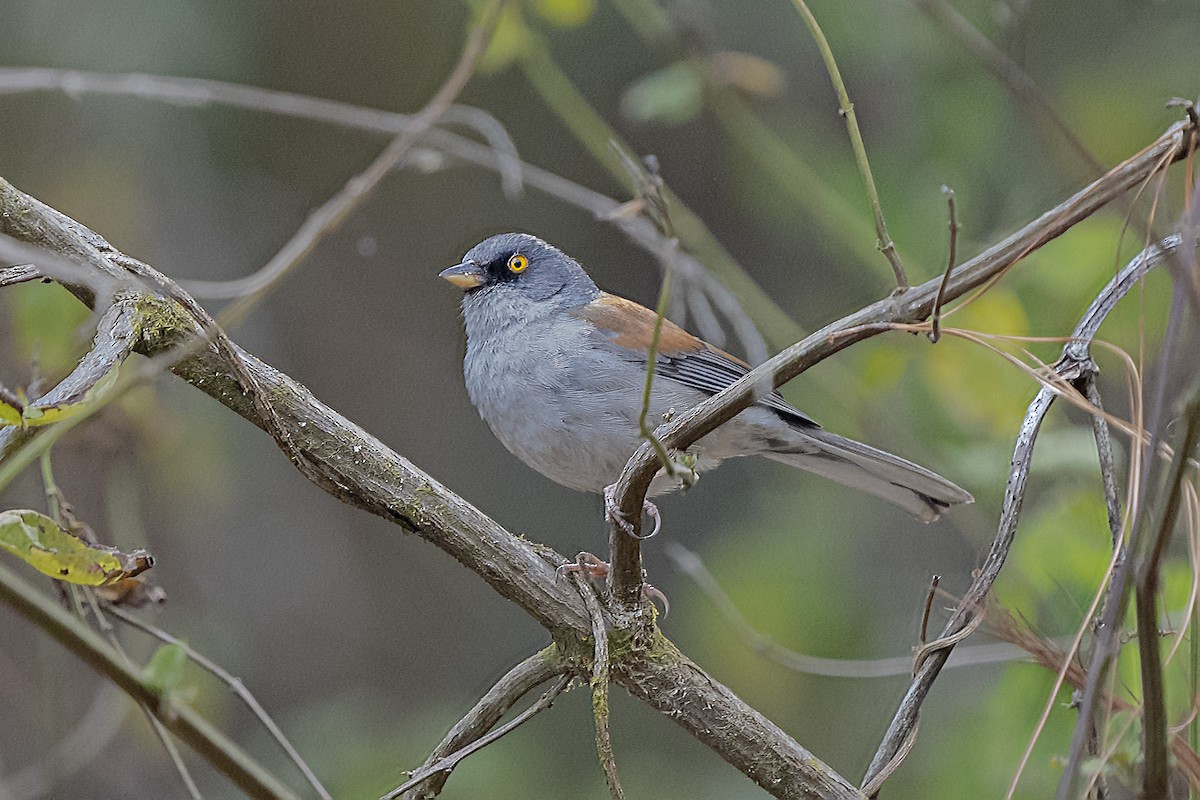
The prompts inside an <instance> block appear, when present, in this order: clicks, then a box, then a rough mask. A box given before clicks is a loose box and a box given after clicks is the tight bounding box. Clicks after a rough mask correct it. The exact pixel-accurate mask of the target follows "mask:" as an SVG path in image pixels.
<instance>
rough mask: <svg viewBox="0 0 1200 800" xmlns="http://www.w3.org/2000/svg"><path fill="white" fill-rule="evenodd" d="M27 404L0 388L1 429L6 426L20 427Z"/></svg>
mask: <svg viewBox="0 0 1200 800" xmlns="http://www.w3.org/2000/svg"><path fill="white" fill-rule="evenodd" d="M24 409H25V404H24V403H22V402H21V398H20V397H18V396H17V395H16V394H14V393H13V392H11V391H9V390H8V389H5V388H4V387H3V386H0V427H3V426H4V425H20V424H21V412H22V411H23V410H24Z"/></svg>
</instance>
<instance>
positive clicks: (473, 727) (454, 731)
mask: <svg viewBox="0 0 1200 800" xmlns="http://www.w3.org/2000/svg"><path fill="white" fill-rule="evenodd" d="M562 672H563V667H562V665H560V664H559V662H558V660H557V657H556V650H555V648H554V646H553V645H551V646H550V647H547V648H546V649H545V650H542V651H540V652H538V653H534V654H533V655H531V656H530V657H529V658H527V659H525V660H524V661H522V662H521V663H520V664H517V665H516V666H515V667H513V668H512V669H510V670H509V671H508V672H507V673H505V674H504V677H502V678H501V679H500V680H498V681H496V683H495V685H493V686H492V688H490V689H488V690H487V693H486V694H484V696H483V697H481V698H479V702H477V703H476V704H475V705H474V706H473V707H472V708H471V710H470V711H468V712H467V713H466V715H465V716H464V717H463V718H462V719H460V720H459V721H458V722H457V723H455V725H454V727H453V728H451V729H450V732H449V733H447V734H446V736H445V738H443V739H442V741H441V743H440V744H439V745H438V746H437V747H435V748H434V749H433V752H432V753H430V754H429V758H427V759H425V763H424V764H422V765H421V766H420V767H419V768H418V769H416V770H414V771H413V775H418V774H420V773H422V772H425V771H427V770H430V769H431V768H432V767H433V765H434V764H436V763H438V762H440V761H441V760H442V759H444V758H445V757H447V756H449V755H452V754H454V753H456V752H458V751H460V750H462V749H463V748H465V747H466V746H467V745H469V744H471V743H473V742H476V741H478V740H479V739H481V738H482V737H483V736H484V735H485V734H486V733H487V732H488V731H490V730H491V729H492V728H493V727H495V725H496V723H497V722H499V721H500V719H501V717H503V716H504V715H505V714H506V713H507V712H508V710H509V709H510V708H512V707H513V706H514V705H516V703H517V701H518V700H520V699H521V698H522V697H524V696H525V695H527V694H529V692H530V691H532V690H533V689H535V688H537V687H538V686H540V685H541V684H543V683H545V682H546V681H548V680H550V679H551V678H553V677H554V676H555V675H559V674H561V673H562ZM453 768H454V767H453V765H451V766H449V767H446V768H444V769H442V770H439V771H436V772H433V773H432V774H429V777H427V778H426V779H425V780H424V781H423V782H417V783H416V784H415V785H413V787H412V788H411V789H408V790H406V791H405V792H404V793H403V797H404V798H405V800H425V798H431V797H436V796H437V795H438V793H439V792H441V790H442V786H443V785H445V783H446V780H447V779H448V778H449V777H450V772H451V770H452V769H453ZM411 783H413V781H412V780H409V781H407V782H406V784H411ZM398 792H399V790H398V789H397V790H396V792H393V793H392V794H389V795H388V796H389V797H396V796H399V794H397V793H398Z"/></svg>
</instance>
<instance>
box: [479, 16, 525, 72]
mask: <svg viewBox="0 0 1200 800" xmlns="http://www.w3.org/2000/svg"><path fill="white" fill-rule="evenodd" d="M528 40H529V29H528V28H526V27H525V21H524V20H523V19H521V12H520V11H519V10H518V9H517V6H516V5H510V6H509V7H508V8H506V9H504V10H503V11H501V12H500V21H499V22H498V23H496V30H495V31H494V32H493V33H492V40H491V42H489V43H488V48H487V50H485V51H484V53H483V57H482V58H481V59H480V60H479V69H480V71H482V72H498V71H499V70H501V69H504V68H505V67H507V66H508V65H509V64H511V63H512V62H513V61H515V60H516V59H517V57H518V56H520V55H521V53H522V52H523V51H524V50H525V45H526V43H527V42H528Z"/></svg>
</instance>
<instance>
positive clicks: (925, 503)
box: [762, 428, 975, 522]
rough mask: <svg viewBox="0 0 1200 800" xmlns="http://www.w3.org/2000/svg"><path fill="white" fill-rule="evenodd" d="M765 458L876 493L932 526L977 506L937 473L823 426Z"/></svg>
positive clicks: (795, 438) (967, 495) (966, 493)
mask: <svg viewBox="0 0 1200 800" xmlns="http://www.w3.org/2000/svg"><path fill="white" fill-rule="evenodd" d="M762 455H764V456H766V457H767V458H770V459H773V460H775V461H781V462H783V463H784V464H788V465H790V466H793V467H797V468H799V469H803V470H807V471H808V472H812V473H815V474H817V475H821V476H823V477H825V478H829V479H830V480H834V481H837V482H838V483H842V484H845V485H846V486H850V487H853V488H855V489H859V490H861V491H864V492H866V493H868V494H873V495H875V496H876V497H880V498H882V499H884V500H886V501H888V502H889V503H892V504H894V505H897V506H899V507H900V508H902V509H904V510H905V511H907V512H908V513H909V514H912V515H913V516H914V517H916V518H917V519H919V520H921V521H922V522H933V521H934V520H935V519H937V518H938V516H939V515H940V514H941V513H942V512H943V511H944V510H946V509H947V508H948V507H950V506H953V505H958V504H959V503H973V502H975V498H974V497H972V496H971V493H970V492H968V491H967V490H965V489H963V488H962V487H960V486H957V485H955V484H953V483H951V482H950V481H948V480H946V479H945V478H943V477H942V476H941V475H938V474H937V473H936V472H932V471H931V470H927V469H925V468H924V467H922V466H919V465H917V464H914V463H912V462H911V461H908V460H906V459H903V458H900V456H894V455H892V454H891V453H885V452H884V451H882V450H876V449H875V448H874V447H870V446H868V445H865V444H862V443H861V442H856V441H854V440H853V439H847V438H845V437H844V436H838V435H837V434H836V433H830V432H828V431H825V430H822V429H820V428H814V429H805V430H803V431H800V430H797V431H796V436H795V437H793V439H792V441H789V442H788V443H787V445H785V446H783V447H777V448H775V449H772V450H771V451H769V452H765V453H763V454H762Z"/></svg>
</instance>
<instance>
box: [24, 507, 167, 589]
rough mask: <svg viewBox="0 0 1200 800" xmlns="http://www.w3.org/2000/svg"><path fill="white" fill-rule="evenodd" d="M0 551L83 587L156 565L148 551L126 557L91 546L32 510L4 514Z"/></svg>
mask: <svg viewBox="0 0 1200 800" xmlns="http://www.w3.org/2000/svg"><path fill="white" fill-rule="evenodd" d="M0 548H2V549H4V550H7V551H8V552H10V553H12V554H13V555H15V556H16V557H17V558H19V559H21V560H22V561H24V562H25V563H27V564H29V565H30V566H31V567H33V568H34V569H37V570H39V571H41V572H44V573H45V574H47V575H49V576H50V577H52V578H57V579H58V580H62V581H67V582H68V583H77V584H81V585H83V586H107V585H109V584H112V583H116V582H117V581H119V580H122V579H124V578H131V577H133V576H134V575H137V574H138V573H140V572H144V571H145V570H147V569H149V568H150V567H152V566H154V559H153V558H152V557H151V556H150V554H149V553H147V552H146V551H145V550H134V551H133V552H132V553H128V554H126V553H122V552H121V551H120V550H117V549H115V548H112V547H105V546H103V545H93V544H88V543H87V542H85V541H83V540H82V539H79V538H77V537H75V536H72V535H71V534H70V533H68V532H67V531H64V530H63V529H62V528H60V527H58V525H57V524H55V522H54V520H52V519H50V517H47V516H46V515H45V514H39V513H38V512H36V511H30V510H29V509H16V510H10V511H3V512H0Z"/></svg>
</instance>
